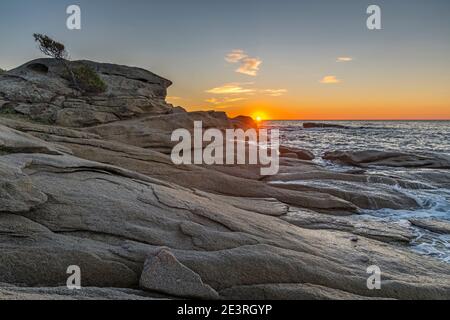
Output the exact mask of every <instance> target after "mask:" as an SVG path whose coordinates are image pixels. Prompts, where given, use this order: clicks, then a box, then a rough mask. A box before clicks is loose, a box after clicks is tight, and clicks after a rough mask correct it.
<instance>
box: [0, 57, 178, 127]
mask: <svg viewBox="0 0 450 320" xmlns="http://www.w3.org/2000/svg"><path fill="white" fill-rule="evenodd" d="M70 65H71V66H72V67H77V66H79V65H86V66H89V67H91V68H92V69H94V70H95V71H96V72H97V74H98V75H99V76H100V78H101V79H102V80H103V81H104V82H105V84H106V85H107V90H106V92H104V93H101V94H95V95H86V94H83V93H81V92H78V91H76V90H74V89H73V88H71V86H70V83H69V82H68V81H67V80H65V79H64V77H63V76H64V74H65V72H66V71H65V69H64V67H63V66H62V64H61V63H59V62H58V61H56V60H54V59H38V60H34V61H31V62H28V63H26V64H24V65H23V66H20V67H18V68H16V69H13V70H10V71H8V72H7V73H5V74H3V75H0V113H8V114H18V115H22V116H23V117H25V118H28V119H31V120H35V121H39V122H43V123H48V124H57V125H62V126H67V127H86V126H93V125H97V124H102V123H108V122H112V121H117V120H120V119H129V118H132V117H136V116H141V115H149V114H154V115H157V114H167V113H174V112H175V110H176V109H174V108H172V106H171V105H169V104H167V103H166V102H165V98H166V94H167V88H168V87H169V86H170V85H171V82H170V81H169V80H166V79H164V78H162V77H159V76H157V75H155V74H153V73H151V72H149V71H146V70H143V69H139V68H133V67H126V66H118V65H113V64H106V63H96V62H92V61H75V62H71V63H70Z"/></svg>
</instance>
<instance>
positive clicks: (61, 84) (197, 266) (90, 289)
mask: <svg viewBox="0 0 450 320" xmlns="http://www.w3.org/2000/svg"><path fill="white" fill-rule="evenodd" d="M70 64H71V65H72V66H73V67H74V68H76V67H80V68H83V67H87V68H89V70H93V71H94V72H95V73H96V75H97V76H98V79H97V78H95V79H94V80H93V81H94V82H98V83H100V84H101V86H100V87H101V89H102V90H98V91H95V92H88V91H86V92H83V91H80V90H77V89H76V88H74V87H73V85H72V84H71V82H70V81H69V80H68V77H67V74H66V71H65V69H64V67H63V66H62V65H61V63H59V61H57V60H55V59H38V60H34V61H30V62H28V63H26V64H24V65H22V66H20V67H18V68H16V69H13V70H10V71H8V72H5V73H2V74H0V299H153V298H170V299H171V298H173V299H179V298H196V299H374V298H380V299H385V298H388V299H448V298H449V295H450V267H449V264H446V263H443V262H440V261H438V260H434V259H431V258H429V257H426V256H421V255H419V254H416V253H414V252H412V251H411V250H409V248H408V244H409V243H410V241H411V240H412V239H413V238H414V234H413V231H412V230H411V228H410V227H408V226H401V225H390V224H385V223H382V222H377V221H374V220H368V219H361V218H360V217H358V213H359V212H360V210H361V209H380V208H391V209H402V208H403V209H404V208H415V207H418V206H419V204H418V203H417V202H416V201H415V200H414V199H413V198H411V197H409V196H408V195H406V194H405V193H400V192H395V191H393V189H392V188H388V186H392V185H400V186H402V187H403V188H406V189H408V188H410V189H414V188H418V187H423V186H422V185H420V186H419V184H420V183H419V182H417V181H415V180H414V179H410V180H408V179H401V178H398V177H395V176H392V177H388V176H381V175H373V174H372V175H371V174H368V173H366V172H365V170H356V171H355V170H350V169H349V170H348V171H347V172H334V171H330V170H328V169H326V168H324V167H322V166H320V165H319V164H317V163H315V162H313V161H312V160H313V159H314V155H313V154H311V153H310V152H308V150H301V149H295V148H292V147H285V146H284V147H282V148H281V149H280V153H281V160H280V165H281V168H280V172H279V174H278V175H275V176H271V177H263V176H261V175H260V174H259V170H258V168H257V167H254V166H245V165H232V166H200V165H199V166H195V165H181V166H175V165H174V164H173V163H172V161H171V159H170V157H169V153H170V150H171V149H172V147H173V143H172V142H171V139H170V135H171V133H172V131H173V130H175V129H177V128H192V126H193V122H194V121H199V120H201V121H203V124H204V125H205V126H206V127H209V128H219V129H227V128H244V129H245V128H251V127H255V123H254V122H253V121H252V119H250V118H248V117H245V116H242V117H238V118H235V119H230V118H228V117H227V115H226V114H225V113H221V112H214V111H210V112H187V111H186V110H184V109H183V108H181V107H174V106H172V105H170V104H169V103H167V102H166V95H167V89H168V87H169V86H170V85H171V81H169V80H167V79H164V78H162V77H160V76H158V75H155V74H153V73H151V72H149V71H146V70H143V69H140V68H135V67H127V66H119V65H114V64H105V63H96V62H92V61H74V62H70ZM98 83H97V84H98ZM310 127H311V128H312V127H317V126H314V125H311V126H310ZM333 151H334V152H333ZM326 158H327V159H328V160H329V161H336V162H340V163H347V164H351V165H354V166H357V167H361V168H363V169H366V168H369V167H370V166H371V165H377V164H380V163H381V164H382V165H389V164H390V165H392V166H396V167H402V166H404V167H410V166H416V167H424V168H427V167H432V168H449V166H448V164H449V159H447V158H444V157H442V158H433V157H432V156H418V155H416V156H414V155H410V154H391V153H388V154H386V153H384V154H382V153H379V152H372V151H368V152H366V153H356V154H355V153H348V152H336V150H330V153H328V154H327V155H326ZM423 177H425V179H426V181H427V183H428V184H429V185H433V186H436V187H438V186H440V185H444V184H448V181H450V174H448V175H445V174H444V175H432V174H428V175H427V174H426V173H424V174H423ZM298 180H303V181H316V182H317V183H316V184H314V185H311V184H310V185H299V184H290V183H289V182H291V181H298ZM329 181H333V182H335V183H334V184H333V186H330V185H329V184H324V183H323V182H329ZM412 223H413V224H416V225H417V224H421V222H420V221H419V222H417V221H412ZM422 225H423V222H422ZM425 227H427V228H429V229H433V230H439V231H440V232H448V230H449V227H448V224H446V223H445V222H442V221H440V222H435V223H430V224H428V225H426V226H425ZM71 265H77V266H79V267H80V269H81V274H82V283H81V284H82V289H81V290H74V291H71V290H68V289H67V288H66V287H65V285H66V281H67V277H68V275H67V268H68V267H69V266H71ZM374 265H375V266H377V267H379V268H380V270H381V271H382V279H383V280H385V281H383V282H382V287H381V289H380V290H371V289H369V288H368V286H367V279H368V277H369V276H370V274H368V273H367V270H368V268H369V267H370V266H374Z"/></svg>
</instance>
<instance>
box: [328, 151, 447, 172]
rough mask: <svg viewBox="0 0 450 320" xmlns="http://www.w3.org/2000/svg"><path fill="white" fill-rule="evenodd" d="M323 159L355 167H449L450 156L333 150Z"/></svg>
mask: <svg viewBox="0 0 450 320" xmlns="http://www.w3.org/2000/svg"><path fill="white" fill-rule="evenodd" d="M323 158H324V159H325V160H330V161H333V162H336V163H340V164H344V165H352V166H357V167H363V168H365V167H370V166H384V167H404V168H434V169H450V157H449V156H447V155H444V154H439V155H438V154H412V153H405V152H391V151H377V150H367V151H333V152H327V153H325V155H324V157H323Z"/></svg>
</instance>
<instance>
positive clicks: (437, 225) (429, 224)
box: [409, 219, 450, 234]
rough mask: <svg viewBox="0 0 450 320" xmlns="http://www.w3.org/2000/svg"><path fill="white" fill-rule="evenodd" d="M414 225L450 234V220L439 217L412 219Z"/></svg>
mask: <svg viewBox="0 0 450 320" xmlns="http://www.w3.org/2000/svg"><path fill="white" fill-rule="evenodd" d="M409 222H411V224H412V225H414V226H416V227H419V228H422V229H425V230H428V231H431V232H435V233H440V234H450V221H447V220H438V219H427V220H425V219H420V220H419V219H411V220H409Z"/></svg>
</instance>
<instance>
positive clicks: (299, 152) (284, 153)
mask: <svg viewBox="0 0 450 320" xmlns="http://www.w3.org/2000/svg"><path fill="white" fill-rule="evenodd" d="M280 156H281V157H284V158H295V159H300V160H314V159H315V156H314V154H313V153H312V152H311V151H309V150H304V149H300V148H295V147H286V146H280Z"/></svg>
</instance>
